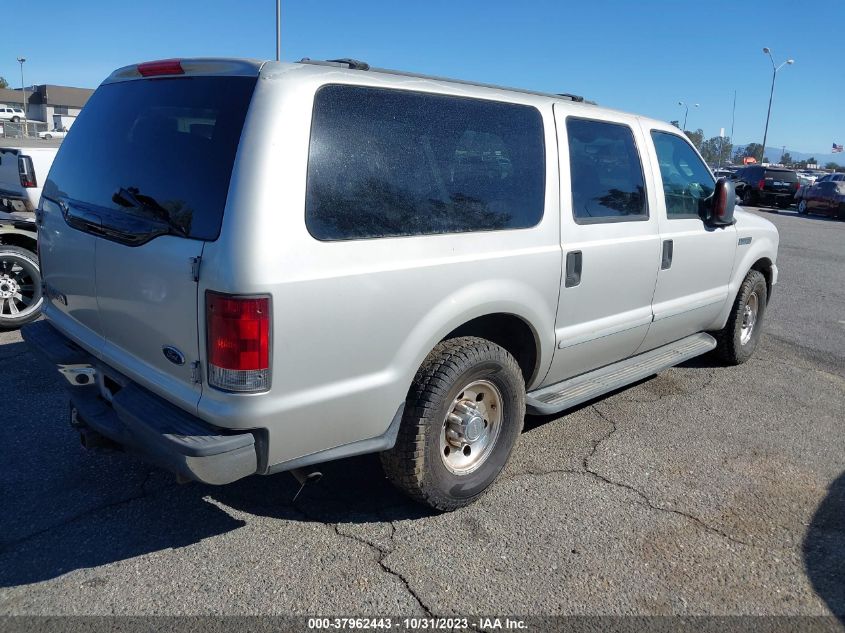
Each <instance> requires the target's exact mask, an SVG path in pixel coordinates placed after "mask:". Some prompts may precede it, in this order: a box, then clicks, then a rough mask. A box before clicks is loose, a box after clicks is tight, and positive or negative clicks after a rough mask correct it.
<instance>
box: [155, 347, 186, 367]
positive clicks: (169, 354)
mask: <svg viewBox="0 0 845 633" xmlns="http://www.w3.org/2000/svg"><path fill="white" fill-rule="evenodd" d="M161 353H162V354H164V357H165V358H166V359H167V360H169V361H170V362H171V363H173V364H174V365H184V364H185V355H184V354H183V353H182V352H180V351H179V350H178V349H176V348H175V347H173V346H171V345H165V346H164V347H162V348H161Z"/></svg>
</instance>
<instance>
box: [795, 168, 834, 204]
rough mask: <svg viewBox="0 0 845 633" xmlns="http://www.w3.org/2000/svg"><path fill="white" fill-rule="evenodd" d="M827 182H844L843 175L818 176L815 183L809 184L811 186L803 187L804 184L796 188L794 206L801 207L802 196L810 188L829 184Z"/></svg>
mask: <svg viewBox="0 0 845 633" xmlns="http://www.w3.org/2000/svg"><path fill="white" fill-rule="evenodd" d="M829 181H832V182H845V174H839V173H832V174H823V175H821V176H819V177H818V178H817V179H816V180H815V182H814V183H813V184H811V185H804V184H802V185H801V186H800V187H799V188H798V191H796V192H795V203H796V204H797V205H798V206H799V207H800V205H801V200H802V199H803V198H804V195H805V194H806V193H807V192H809V191H810V188H811V187H812V186H813V185H819V184H821V183H823V182H829Z"/></svg>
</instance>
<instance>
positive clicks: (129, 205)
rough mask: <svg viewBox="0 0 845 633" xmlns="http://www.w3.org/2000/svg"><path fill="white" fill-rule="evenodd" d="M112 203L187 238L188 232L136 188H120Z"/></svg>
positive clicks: (149, 197)
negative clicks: (138, 213)
mask: <svg viewBox="0 0 845 633" xmlns="http://www.w3.org/2000/svg"><path fill="white" fill-rule="evenodd" d="M111 199H112V202H114V203H115V204H118V205H120V206H121V207H124V208H126V209H131V210H132V211H133V212H141V214H143V215H144V216H145V217H147V218H149V219H151V220H153V221H156V222H160V223H162V224H165V225H167V226H168V227H170V228H171V229H173V231H175V232H176V233H178V234H179V235H181V236H183V237H188V236H189V234H188V230H187V229H186V228H185V227H184V226H181V225H179V224H176V223H175V222H173V220H172V218H171V216H170V212H169V211H168V210H167V209H165V208H164V207H163V206H161V205H160V204H159V203H158V202H157V201H156V199H155V198H153V197H151V196H147V195H144V194H142V193H141V192H140V191H139V190H138V188H137V187H121V188H120V189H118V190H117V191H116V192H115V193H114V195H112V198H111Z"/></svg>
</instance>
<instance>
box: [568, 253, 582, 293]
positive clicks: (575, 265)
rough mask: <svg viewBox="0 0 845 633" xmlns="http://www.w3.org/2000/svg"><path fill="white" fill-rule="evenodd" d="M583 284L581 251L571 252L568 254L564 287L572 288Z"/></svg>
mask: <svg viewBox="0 0 845 633" xmlns="http://www.w3.org/2000/svg"><path fill="white" fill-rule="evenodd" d="M580 283H581V251H569V252H568V253H567V254H566V276H565V281H564V286H565V287H566V288H572V287H573V286H577V285H578V284H580Z"/></svg>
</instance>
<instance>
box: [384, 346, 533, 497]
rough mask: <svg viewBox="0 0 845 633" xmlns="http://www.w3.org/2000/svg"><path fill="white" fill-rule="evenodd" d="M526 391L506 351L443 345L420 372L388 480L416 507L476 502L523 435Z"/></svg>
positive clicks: (387, 458)
mask: <svg viewBox="0 0 845 633" xmlns="http://www.w3.org/2000/svg"><path fill="white" fill-rule="evenodd" d="M524 418H525V383H524V381H523V377H522V372H521V370H520V368H519V365H518V364H517V362H516V360H514V358H513V356H511V355H510V354H509V353H508V352H507V351H505V350H504V349H502V348H501V347H499V346H498V345H496V344H494V343H492V342H490V341H488V340H486V339H481V338H475V337H461V338H455V339H450V340H447V341H443V342H441V343H440V344H438V345H437V347H435V348H434V350H432V352H431V353H430V354H429V355H428V358H426V360H425V362H424V363H423V364H422V366H421V367H420V369H419V371H418V372H417V375H416V377H415V378H414V382H413V384H412V385H411V389H410V391H409V392H408V397H407V399H406V401H405V413H404V416H403V418H402V423H401V426H400V429H399V436H398V438H397V440H396V445H395V446H394V447H393V448H392V449H391V450H389V451H385V452H384V453H382V454H381V461H382V465H383V466H384V471H385V474H386V475H387V477H388V478H389V479H390V480H391V481H392V482H393V484H394V485H396V486H397V487H398V488H399V489H400V490H402V491H403V492H405V493H406V494H408V495H409V496H410V497H412V498H413V499H415V500H417V501H419V502H420V503H424V504H426V505H428V506H430V507H432V508H434V509H436V510H441V511H450V510H455V509H457V508H460V507H463V506H465V505H468V504H470V503H472V502H473V501H475V500H476V499H477V498H478V497H480V496H481V495H482V494H483V493H484V492H485V491H486V490H487V488H488V487H489V486H490V484H492V483H493V481H494V480H495V479H496V477H497V476H498V474H499V473H500V472H501V470H502V468H503V467H504V466H505V463H506V462H507V460H508V457H509V456H510V454H511V451H512V450H513V447H514V445H515V444H516V442H517V440H518V439H519V435H520V433H521V432H522V425H523V421H524Z"/></svg>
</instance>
